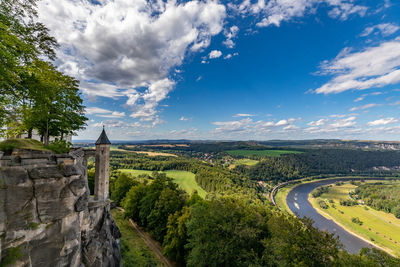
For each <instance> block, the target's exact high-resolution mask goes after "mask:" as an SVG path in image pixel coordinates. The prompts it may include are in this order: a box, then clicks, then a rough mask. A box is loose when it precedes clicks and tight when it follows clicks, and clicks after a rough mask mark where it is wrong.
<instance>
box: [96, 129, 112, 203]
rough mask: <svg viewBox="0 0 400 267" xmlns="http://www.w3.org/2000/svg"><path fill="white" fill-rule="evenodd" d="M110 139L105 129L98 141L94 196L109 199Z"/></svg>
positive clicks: (99, 198)
mask: <svg viewBox="0 0 400 267" xmlns="http://www.w3.org/2000/svg"><path fill="white" fill-rule="evenodd" d="M110 144H111V142H110V140H108V137H107V135H106V132H105V130H104V126H103V131H102V132H101V134H100V136H99V139H97V141H96V165H95V178H94V198H95V199H96V200H107V199H108V187H109V170H110Z"/></svg>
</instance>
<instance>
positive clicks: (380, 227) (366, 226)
mask: <svg viewBox="0 0 400 267" xmlns="http://www.w3.org/2000/svg"><path fill="white" fill-rule="evenodd" d="M368 182H371V181H368ZM386 183H390V182H389V181H388V182H386ZM355 188H356V186H355V185H352V184H350V183H349V182H346V183H345V184H343V185H341V186H336V185H333V186H332V187H330V188H329V191H328V192H327V193H324V194H322V195H321V196H320V197H318V198H313V197H311V194H310V198H309V200H310V202H311V204H312V205H313V206H314V208H316V209H317V210H318V211H319V212H320V213H321V214H322V215H324V216H327V217H330V218H332V219H333V220H334V221H335V222H337V223H339V224H340V225H342V226H343V227H344V228H346V230H348V231H350V232H352V233H355V234H357V235H359V236H361V237H363V238H364V239H366V240H368V241H371V242H373V243H375V244H377V245H378V246H380V247H382V248H385V249H386V250H387V251H388V252H390V253H391V254H393V255H396V256H400V219H397V218H396V217H395V216H394V215H393V214H389V213H386V212H383V211H377V210H375V209H373V208H370V207H368V206H366V205H361V204H360V205H356V206H342V205H340V200H349V199H350V197H349V195H348V193H349V191H350V190H353V189H355ZM319 201H325V203H326V204H327V206H328V208H327V209H322V208H321V207H320V205H319ZM331 201H333V203H330V202H331ZM353 218H358V219H359V220H360V221H361V222H362V224H361V225H360V224H358V223H354V222H352V219H353Z"/></svg>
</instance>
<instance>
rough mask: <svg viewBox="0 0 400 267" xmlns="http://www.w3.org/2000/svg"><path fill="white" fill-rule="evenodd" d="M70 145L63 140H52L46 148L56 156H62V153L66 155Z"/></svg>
mask: <svg viewBox="0 0 400 267" xmlns="http://www.w3.org/2000/svg"><path fill="white" fill-rule="evenodd" d="M71 146H72V144H71V143H70V142H67V141H65V140H58V139H56V140H54V141H52V142H50V144H49V145H48V146H46V148H48V149H50V150H51V151H53V152H55V153H57V154H62V153H67V152H69V150H70V149H71Z"/></svg>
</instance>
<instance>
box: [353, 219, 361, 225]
mask: <svg viewBox="0 0 400 267" xmlns="http://www.w3.org/2000/svg"><path fill="white" fill-rule="evenodd" d="M351 221H352V222H353V223H356V224H359V225H362V224H363V222H362V221H360V219H359V218H358V217H353V218H351Z"/></svg>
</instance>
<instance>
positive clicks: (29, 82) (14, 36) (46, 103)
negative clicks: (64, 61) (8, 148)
mask: <svg viewBox="0 0 400 267" xmlns="http://www.w3.org/2000/svg"><path fill="white" fill-rule="evenodd" d="M36 2H37V1H36V0H27V1H23V0H4V1H1V3H0V57H1V58H2V60H1V62H0V129H3V126H8V127H7V128H8V132H6V134H7V135H8V137H10V136H11V137H16V136H17V135H19V134H21V133H25V132H26V133H28V137H31V135H32V130H33V129H37V130H38V131H39V133H40V135H41V136H42V137H43V140H44V143H45V145H48V144H49V136H50V135H52V136H60V137H61V139H63V136H64V135H65V134H71V133H73V132H75V131H77V130H79V129H82V127H83V126H84V125H85V121H86V117H85V116H84V107H83V105H82V99H81V97H80V95H79V92H78V81H77V80H75V79H73V78H72V77H69V76H67V75H64V74H62V73H60V72H59V71H57V70H56V68H55V67H54V66H53V64H52V63H50V62H47V61H45V60H54V59H55V52H54V48H55V47H57V43H56V40H55V39H54V38H53V37H51V36H50V35H49V30H48V29H47V28H46V26H45V25H43V24H42V23H40V22H37V12H36ZM3 134H4V133H3Z"/></svg>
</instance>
